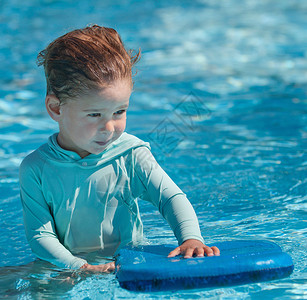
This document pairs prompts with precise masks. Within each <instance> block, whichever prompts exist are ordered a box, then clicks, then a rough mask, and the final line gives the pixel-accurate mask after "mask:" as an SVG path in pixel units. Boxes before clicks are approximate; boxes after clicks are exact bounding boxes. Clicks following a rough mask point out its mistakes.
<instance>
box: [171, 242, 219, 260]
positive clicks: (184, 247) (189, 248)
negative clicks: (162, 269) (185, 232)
mask: <svg viewBox="0 0 307 300" xmlns="http://www.w3.org/2000/svg"><path fill="white" fill-rule="evenodd" d="M179 254H183V255H184V258H190V257H193V255H195V256H198V257H202V256H204V255H206V256H214V255H217V256H219V255H220V250H219V249H218V248H217V247H215V246H213V247H211V248H210V247H208V246H206V245H204V244H203V243H202V242H201V241H199V240H192V239H191V240H186V241H185V242H183V243H182V244H181V245H180V246H179V247H177V248H176V249H174V250H173V251H171V252H170V253H169V254H168V257H174V256H176V255H179Z"/></svg>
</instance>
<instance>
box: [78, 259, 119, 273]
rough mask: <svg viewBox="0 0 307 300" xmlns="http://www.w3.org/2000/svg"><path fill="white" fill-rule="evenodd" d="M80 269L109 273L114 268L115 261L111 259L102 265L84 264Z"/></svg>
mask: <svg viewBox="0 0 307 300" xmlns="http://www.w3.org/2000/svg"><path fill="white" fill-rule="evenodd" d="M81 269H84V270H87V271H92V272H100V273H111V272H113V271H114V270H115V262H114V261H112V262H109V263H107V264H104V265H90V264H85V265H83V266H82V267H81Z"/></svg>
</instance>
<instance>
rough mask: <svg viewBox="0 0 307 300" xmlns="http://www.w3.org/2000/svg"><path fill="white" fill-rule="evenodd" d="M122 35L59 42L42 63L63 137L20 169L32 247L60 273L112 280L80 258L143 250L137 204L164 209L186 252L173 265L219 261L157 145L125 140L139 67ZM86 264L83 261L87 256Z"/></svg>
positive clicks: (75, 36) (75, 34)
mask: <svg viewBox="0 0 307 300" xmlns="http://www.w3.org/2000/svg"><path fill="white" fill-rule="evenodd" d="M138 59H139V53H138V54H137V55H136V56H132V55H131V54H130V53H129V54H128V53H127V51H126V50H125V48H124V46H123V43H122V41H121V38H120V37H119V35H118V33H117V32H116V31H115V30H114V29H111V28H104V27H100V26H98V25H93V26H90V27H87V28H84V29H80V30H74V31H72V32H69V33H67V34H65V35H64V36H61V37H59V38H58V39H56V40H55V41H54V42H52V43H51V44H50V45H49V46H48V47H47V48H46V49H45V50H43V51H42V52H40V54H39V55H38V63H39V65H43V66H44V69H45V75H46V80H47V95H46V100H45V103H46V108H47V111H48V113H49V115H50V117H51V118H52V119H53V120H55V121H56V122H58V124H59V133H56V134H54V135H52V136H51V137H50V138H49V140H48V142H47V143H46V144H44V145H42V146H41V147H40V148H38V149H37V150H36V151H34V152H32V153H31V154H30V155H28V156H27V157H26V158H25V159H24V160H23V162H22V164H21V166H20V187H21V200H22V205H23V213H24V224H25V231H26V236H27V239H28V242H29V244H30V246H31V248H32V250H33V252H34V253H35V254H36V255H37V256H38V257H39V258H40V259H43V260H46V261H49V262H51V263H52V264H55V265H57V266H59V267H63V268H71V269H79V268H82V269H87V270H93V271H101V272H106V271H107V272H109V271H113V270H114V262H111V263H108V264H105V265H103V264H102V265H90V264H88V263H87V261H86V260H84V259H82V258H80V257H78V254H80V253H84V252H91V251H97V250H100V251H101V253H102V255H105V256H112V255H114V254H115V253H116V252H117V251H118V250H119V249H120V248H121V247H123V246H125V245H126V244H128V243H132V244H137V243H138V242H140V241H141V240H142V234H143V226H142V222H141V219H140V213H139V208H138V203H137V198H141V199H144V200H146V201H149V202H151V203H152V204H153V205H155V206H156V207H157V208H158V209H159V212H160V213H161V214H162V216H163V217H164V218H165V219H166V220H167V222H168V223H169V225H170V226H171V228H172V230H173V231H174V234H175V236H176V238H177V240H178V243H179V245H180V246H179V247H177V248H176V249H174V250H173V251H172V252H170V254H169V257H173V256H176V255H178V254H183V255H184V257H186V258H190V257H192V256H193V255H194V256H195V255H197V256H203V255H207V256H212V255H219V250H218V249H217V248H216V247H212V248H210V247H208V246H205V245H204V244H203V238H202V236H201V233H200V229H199V225H198V220H197V217H196V215H195V212H194V210H193V208H192V206H191V204H190V202H189V201H188V199H187V198H186V196H185V194H184V193H183V192H182V191H181V190H180V189H179V188H178V187H177V186H176V184H175V183H174V182H173V181H172V180H171V179H170V178H169V177H168V175H167V174H166V173H165V172H164V171H163V170H162V168H161V167H160V166H159V165H158V163H157V162H156V160H155V159H154V158H153V156H152V154H151V152H150V146H149V144H148V143H146V142H143V141H142V140H140V139H138V138H137V137H135V136H133V135H130V134H127V133H125V132H124V130H125V126H126V112H127V109H128V106H129V98H130V95H131V92H132V87H133V82H132V72H131V69H132V66H133V64H134V63H135V62H136V61H137V60H138ZM79 256H80V255H79Z"/></svg>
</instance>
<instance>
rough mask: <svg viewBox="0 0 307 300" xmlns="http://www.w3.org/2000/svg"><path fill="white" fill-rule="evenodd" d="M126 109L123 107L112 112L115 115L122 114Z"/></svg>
mask: <svg viewBox="0 0 307 300" xmlns="http://www.w3.org/2000/svg"><path fill="white" fill-rule="evenodd" d="M125 111H126V110H125V109H121V110H118V111H117V112H115V113H114V114H115V115H122V114H123V113H124V112H125Z"/></svg>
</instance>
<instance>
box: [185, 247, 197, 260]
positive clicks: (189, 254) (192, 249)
mask: <svg viewBox="0 0 307 300" xmlns="http://www.w3.org/2000/svg"><path fill="white" fill-rule="evenodd" d="M194 249H195V248H188V249H187V250H186V251H185V253H184V258H190V257H192V256H193V253H194Z"/></svg>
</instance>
